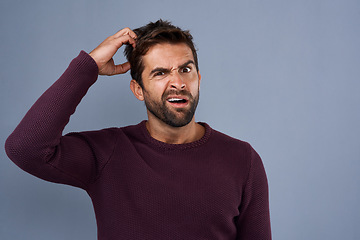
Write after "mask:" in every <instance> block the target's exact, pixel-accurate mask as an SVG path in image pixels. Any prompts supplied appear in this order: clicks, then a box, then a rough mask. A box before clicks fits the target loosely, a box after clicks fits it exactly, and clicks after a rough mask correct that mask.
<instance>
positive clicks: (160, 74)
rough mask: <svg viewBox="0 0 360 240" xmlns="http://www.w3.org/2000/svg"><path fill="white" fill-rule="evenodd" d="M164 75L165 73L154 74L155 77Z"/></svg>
mask: <svg viewBox="0 0 360 240" xmlns="http://www.w3.org/2000/svg"><path fill="white" fill-rule="evenodd" d="M162 75H164V72H156V73H155V74H154V76H162Z"/></svg>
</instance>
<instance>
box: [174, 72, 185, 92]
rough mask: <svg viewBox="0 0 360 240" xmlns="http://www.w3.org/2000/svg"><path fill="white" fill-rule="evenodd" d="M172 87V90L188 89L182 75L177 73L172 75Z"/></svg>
mask: <svg viewBox="0 0 360 240" xmlns="http://www.w3.org/2000/svg"><path fill="white" fill-rule="evenodd" d="M170 85H171V88H176V89H184V88H185V87H186V85H185V82H184V80H183V79H182V77H181V75H180V73H179V72H177V71H174V72H173V73H172V74H171V79H170Z"/></svg>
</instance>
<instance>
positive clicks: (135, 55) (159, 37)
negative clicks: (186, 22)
mask: <svg viewBox="0 0 360 240" xmlns="http://www.w3.org/2000/svg"><path fill="white" fill-rule="evenodd" d="M133 31H134V32H135V33H136V35H137V39H136V47H135V48H133V47H132V45H127V46H126V47H125V50H124V54H125V56H126V58H127V60H128V62H129V63H130V65H131V71H130V74H131V77H132V78H133V79H134V80H136V81H137V82H138V83H139V85H140V86H141V87H142V88H143V87H144V85H143V81H142V73H143V71H144V67H145V66H144V62H143V56H144V55H145V54H146V53H147V52H148V51H149V49H150V48H151V47H153V46H155V45H157V44H162V43H169V44H178V43H185V44H186V45H187V46H188V47H189V48H190V49H191V52H192V54H193V57H194V61H195V66H196V70H197V71H199V65H198V58H197V53H196V49H195V46H194V43H193V41H192V39H193V38H192V36H191V34H190V33H189V31H184V30H182V29H180V28H179V27H176V26H174V25H172V24H171V23H170V22H168V21H163V20H158V21H157V22H155V23H153V22H150V23H149V24H147V25H145V26H143V27H140V28H137V29H134V30H133Z"/></svg>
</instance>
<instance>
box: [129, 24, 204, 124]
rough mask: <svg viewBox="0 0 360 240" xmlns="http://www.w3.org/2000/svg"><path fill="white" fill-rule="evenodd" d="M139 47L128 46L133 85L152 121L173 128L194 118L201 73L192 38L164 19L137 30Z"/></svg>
mask: <svg viewBox="0 0 360 240" xmlns="http://www.w3.org/2000/svg"><path fill="white" fill-rule="evenodd" d="M134 32H135V33H136V35H137V38H136V46H135V48H133V47H132V46H127V47H126V49H125V54H126V56H127V58H128V61H129V62H130V65H131V76H132V77H133V80H132V81H131V83H130V88H131V90H132V92H133V93H134V95H135V96H136V98H138V99H139V100H141V101H144V102H145V105H146V108H147V111H148V117H149V121H150V120H151V121H152V120H154V121H158V120H160V121H161V122H163V123H166V124H167V125H169V126H172V127H182V126H185V125H187V124H188V123H190V122H191V121H194V113H195V110H196V107H197V104H198V100H199V86H200V79H201V76H200V73H199V71H198V69H199V68H198V61H197V55H196V50H195V48H194V44H193V42H192V37H191V35H190V34H189V32H187V31H182V30H181V29H180V28H178V27H175V26H173V25H171V24H170V23H169V22H164V21H162V20H159V21H157V22H156V23H150V24H148V25H146V26H144V27H141V28H138V29H135V30H134Z"/></svg>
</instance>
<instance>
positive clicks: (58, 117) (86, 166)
mask: <svg viewBox="0 0 360 240" xmlns="http://www.w3.org/2000/svg"><path fill="white" fill-rule="evenodd" d="M97 76H98V68H97V65H96V63H95V61H94V60H93V59H92V58H91V57H90V56H89V55H88V54H87V53H85V52H84V51H81V52H80V54H79V55H78V56H77V57H76V58H75V59H73V60H72V62H71V63H70V65H69V67H68V68H67V69H66V71H65V72H64V73H63V74H62V76H61V77H60V78H59V79H58V80H57V81H56V82H55V83H54V84H53V85H52V86H51V87H50V88H49V89H47V90H46V91H45V92H44V94H43V95H42V96H41V97H40V98H39V99H38V100H37V101H36V102H35V104H34V105H33V106H32V107H31V108H30V110H29V111H28V112H27V114H26V115H25V117H24V118H23V119H22V121H21V122H20V124H19V125H18V126H17V127H16V129H15V130H14V132H13V133H12V134H11V135H10V136H9V137H8V139H7V140H6V143H5V149H6V153H7V155H8V156H9V158H10V159H11V160H12V161H13V162H14V163H15V164H16V165H18V166H19V167H20V168H22V169H23V170H24V171H26V172H28V173H30V174H33V175H35V176H37V177H39V178H42V179H44V180H47V181H51V182H56V183H64V184H69V185H73V186H77V187H81V188H84V189H86V187H87V185H88V184H89V182H91V181H92V179H94V177H95V174H96V166H97V163H96V156H95V155H94V152H93V150H92V149H91V146H90V145H89V144H88V142H87V141H86V139H84V138H83V137H81V135H79V134H71V135H66V136H62V132H63V129H64V128H65V126H66V124H67V123H68V121H69V119H70V116H71V115H72V114H73V113H74V112H75V109H76V107H77V105H78V104H79V103H80V101H81V99H82V98H83V97H84V96H85V94H86V92H87V91H88V89H89V88H90V86H91V85H92V84H93V83H95V81H96V80H97Z"/></svg>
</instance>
